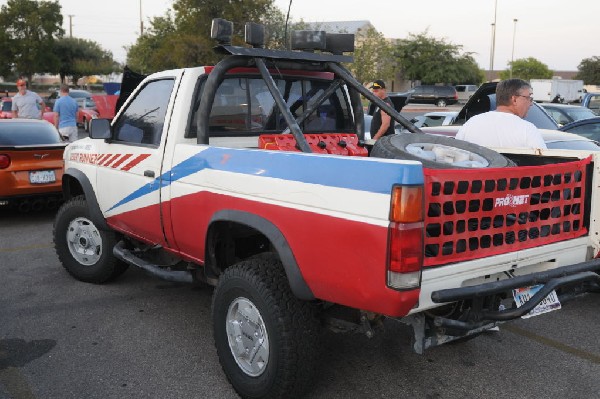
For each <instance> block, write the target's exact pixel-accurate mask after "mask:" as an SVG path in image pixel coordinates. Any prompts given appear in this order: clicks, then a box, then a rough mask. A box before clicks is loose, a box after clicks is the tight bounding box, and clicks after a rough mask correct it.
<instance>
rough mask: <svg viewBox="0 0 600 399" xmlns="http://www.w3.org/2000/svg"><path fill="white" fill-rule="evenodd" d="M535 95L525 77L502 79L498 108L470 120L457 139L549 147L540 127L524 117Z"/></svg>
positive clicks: (486, 144) (504, 145)
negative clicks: (522, 78) (523, 78)
mask: <svg viewBox="0 0 600 399" xmlns="http://www.w3.org/2000/svg"><path fill="white" fill-rule="evenodd" d="M532 95H533V93H532V92H531V86H530V85H529V83H527V82H526V81H524V80H521V79H508V80H503V81H501V82H500V83H498V85H497V86H496V104H497V107H496V110H495V111H490V112H485V113H483V114H479V115H475V116H474V117H472V118H471V119H469V120H468V121H467V123H465V124H464V125H463V126H461V128H460V130H459V131H458V133H457V134H456V138H457V139H459V140H464V141H469V142H471V143H475V144H479V145H481V146H484V147H493V148H533V149H536V148H541V149H545V148H547V147H546V143H544V139H543V138H542V135H541V133H540V132H539V130H538V129H537V127H535V125H534V124H533V123H531V122H528V121H526V120H524V119H523V118H525V115H527V111H529V107H531V103H532V102H533V97H532Z"/></svg>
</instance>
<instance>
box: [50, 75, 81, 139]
mask: <svg viewBox="0 0 600 399" xmlns="http://www.w3.org/2000/svg"><path fill="white" fill-rule="evenodd" d="M53 111H54V125H55V126H56V127H57V128H58V131H59V132H60V135H61V136H62V137H63V139H64V140H67V141H69V142H70V143H72V142H74V141H75V140H77V102H76V101H75V99H74V98H73V97H71V96H69V86H68V85H66V84H62V85H60V97H59V98H58V100H56V102H55V103H54V109H53Z"/></svg>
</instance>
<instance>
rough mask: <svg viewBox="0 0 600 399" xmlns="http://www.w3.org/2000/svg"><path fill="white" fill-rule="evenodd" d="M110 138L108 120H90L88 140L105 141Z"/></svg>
mask: <svg viewBox="0 0 600 399" xmlns="http://www.w3.org/2000/svg"><path fill="white" fill-rule="evenodd" d="M111 136H112V132H111V131H110V120H109V119H92V120H91V121H90V138H92V139H104V140H106V139H109V138H111Z"/></svg>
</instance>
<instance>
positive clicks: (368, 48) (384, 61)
mask: <svg viewBox="0 0 600 399" xmlns="http://www.w3.org/2000/svg"><path fill="white" fill-rule="evenodd" d="M353 56H354V62H353V63H352V64H350V65H348V69H349V70H350V71H351V72H352V74H353V75H354V77H355V78H356V80H358V81H359V82H361V83H367V82H372V81H373V80H375V79H384V80H390V79H393V78H394V65H393V63H392V47H391V46H390V44H389V43H388V42H387V41H386V40H385V38H384V37H383V35H382V34H381V33H379V32H377V30H375V29H373V28H370V29H368V30H367V31H366V33H365V35H364V36H362V37H360V38H358V39H357V44H356V48H355V49H354V54H353Z"/></svg>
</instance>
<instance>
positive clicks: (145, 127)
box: [114, 79, 175, 145]
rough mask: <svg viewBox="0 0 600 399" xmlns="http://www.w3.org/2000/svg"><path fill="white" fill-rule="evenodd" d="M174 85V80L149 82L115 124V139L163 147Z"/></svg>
mask: <svg viewBox="0 0 600 399" xmlns="http://www.w3.org/2000/svg"><path fill="white" fill-rule="evenodd" d="M174 84H175V80H174V79H162V80H156V81H153V82H149V83H147V84H146V85H145V86H144V87H143V88H142V90H141V91H139V92H138V93H137V95H136V96H135V98H134V99H133V101H132V102H131V103H129V105H128V106H127V109H126V110H125V112H123V113H122V114H121V116H120V118H119V120H118V121H117V123H116V124H115V127H114V140H115V141H121V142H125V143H132V144H150V145H159V144H160V139H161V136H162V132H163V127H164V123H165V117H166V113H167V107H168V105H169V99H170V98H171V92H172V91H173V85H174Z"/></svg>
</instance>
